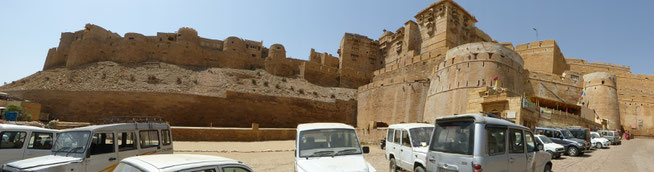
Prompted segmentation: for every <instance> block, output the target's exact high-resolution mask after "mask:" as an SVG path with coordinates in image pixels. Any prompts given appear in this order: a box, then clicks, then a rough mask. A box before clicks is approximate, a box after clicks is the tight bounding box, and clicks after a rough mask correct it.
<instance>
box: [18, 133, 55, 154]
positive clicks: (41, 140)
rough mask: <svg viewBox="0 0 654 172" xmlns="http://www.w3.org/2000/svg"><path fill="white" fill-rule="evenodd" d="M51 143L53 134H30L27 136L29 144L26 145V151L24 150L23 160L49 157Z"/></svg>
mask: <svg viewBox="0 0 654 172" xmlns="http://www.w3.org/2000/svg"><path fill="white" fill-rule="evenodd" d="M53 142H54V133H48V132H32V133H31V134H30V136H29V142H28V143H27V149H25V155H24V156H23V158H25V159H27V158H32V157H37V156H44V155H50V153H51V150H50V149H52V144H53Z"/></svg>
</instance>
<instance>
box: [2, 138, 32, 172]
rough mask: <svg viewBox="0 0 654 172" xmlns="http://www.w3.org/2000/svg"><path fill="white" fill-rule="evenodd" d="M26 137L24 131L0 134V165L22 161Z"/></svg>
mask: <svg viewBox="0 0 654 172" xmlns="http://www.w3.org/2000/svg"><path fill="white" fill-rule="evenodd" d="M26 137H27V132H25V131H3V132H0V164H2V163H5V162H6V161H11V160H19V159H23V155H24V153H25V145H26V144H24V143H25V138H26Z"/></svg>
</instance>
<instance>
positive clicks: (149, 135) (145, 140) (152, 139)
mask: <svg viewBox="0 0 654 172" xmlns="http://www.w3.org/2000/svg"><path fill="white" fill-rule="evenodd" d="M139 137H140V139H139V141H140V144H141V148H149V147H156V146H159V131H157V130H144V131H139Z"/></svg>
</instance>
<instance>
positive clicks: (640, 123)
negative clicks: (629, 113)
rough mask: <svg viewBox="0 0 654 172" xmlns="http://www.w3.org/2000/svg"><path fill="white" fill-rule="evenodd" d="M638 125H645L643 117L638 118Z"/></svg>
mask: <svg viewBox="0 0 654 172" xmlns="http://www.w3.org/2000/svg"><path fill="white" fill-rule="evenodd" d="M638 126H641V127H642V126H643V120H642V119H641V120H638Z"/></svg>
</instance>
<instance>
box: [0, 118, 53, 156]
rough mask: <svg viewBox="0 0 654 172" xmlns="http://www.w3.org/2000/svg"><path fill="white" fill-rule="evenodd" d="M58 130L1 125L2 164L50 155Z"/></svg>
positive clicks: (0, 154) (0, 146)
mask: <svg viewBox="0 0 654 172" xmlns="http://www.w3.org/2000/svg"><path fill="white" fill-rule="evenodd" d="M56 133H57V130H51V129H45V128H39V127H33V126H25V125H14V124H0V164H4V163H8V162H11V161H16V160H21V159H28V158H32V157H37V156H44V155H50V153H51V149H52V144H53V142H54V138H55V135H56Z"/></svg>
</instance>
